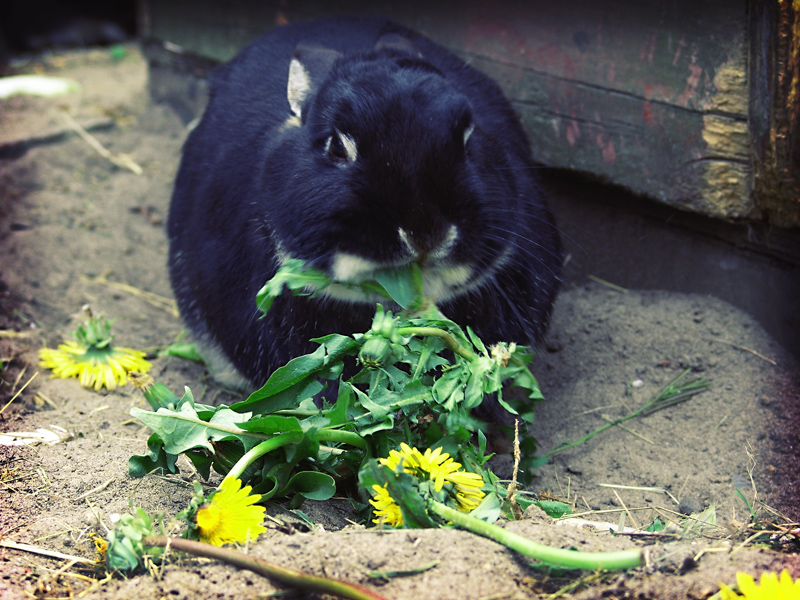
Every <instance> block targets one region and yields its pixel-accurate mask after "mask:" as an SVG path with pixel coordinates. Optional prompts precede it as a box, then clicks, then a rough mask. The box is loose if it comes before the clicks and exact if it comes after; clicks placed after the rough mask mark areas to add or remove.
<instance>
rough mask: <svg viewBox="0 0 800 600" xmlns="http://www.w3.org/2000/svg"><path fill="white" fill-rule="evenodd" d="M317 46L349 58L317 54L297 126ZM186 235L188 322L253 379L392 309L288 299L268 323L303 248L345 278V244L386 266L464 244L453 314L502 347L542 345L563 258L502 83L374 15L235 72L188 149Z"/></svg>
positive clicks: (176, 262)
mask: <svg viewBox="0 0 800 600" xmlns="http://www.w3.org/2000/svg"><path fill="white" fill-rule="evenodd" d="M387 34H390V35H388V36H387ZM302 44H311V45H313V46H312V49H311V51H310V52H309V53H308V54H310V55H311V56H312V57H313V56H314V55H315V52H316V51H318V50H319V49H320V48H325V49H330V50H335V51H336V52H338V53H341V55H342V56H341V57H339V58H336V55H333V54H331V53H328V54H325V53H324V52H322V53H319V52H316V55H317V58H312V59H311V60H310V61H309V63H308V66H309V69H308V71H309V73H311V75H312V79H313V78H314V76H315V75H316V77H317V79H316V81H315V85H314V87H313V90H312V93H311V95H310V96H308V97H307V98H306V100H305V102H304V103H303V108H302V125H301V126H294V125H292V124H291V122H290V124H288V125H287V121H290V117H291V116H292V111H291V108H290V104H289V101H288V100H287V92H286V89H287V78H288V73H289V65H290V58H291V56H292V54H293V52H295V50H296V49H297V48H298V46H299V45H301V46H300V48H303V46H302ZM376 44H377V46H376ZM314 47H316V48H314ZM300 53H302V50H300V49H298V54H300ZM334 58H336V59H335V60H333V62H331V61H332V59H334ZM473 127H474V130H472V128H473ZM470 130H472V134H471V136H469V139H468V141H467V142H466V144H465V143H464V137H465V134H467V133H468V132H469V131H470ZM337 132H338V133H337ZM338 134H346V135H348V136H350V137H351V138H352V139H354V140H355V144H356V148H357V158H356V160H355V161H354V162H352V164H349V163H348V161H347V155H346V154H345V153H344V152H343V150H342V148H341V147H340V146H336V147H335V148H334V149H332V150H331V151H330V152H326V147H327V146H326V144H330V143H333V144H334V145H335V144H336V142H337V140H338V139H339V138H337V137H336V136H337V135H338ZM331 139H332V140H333V142H330V140H331ZM398 228H402V229H403V231H404V232H405V233H406V234H407V242H403V240H402V239H401V236H398ZM168 229H169V239H170V263H169V266H170V273H171V278H172V285H173V288H174V290H175V295H176V297H177V299H178V304H179V306H180V310H181V313H182V315H183V317H184V319H185V321H186V323H187V324H188V325H189V327H190V328H191V329H192V330H193V332H194V333H195V334H196V335H197V336H198V338H200V339H201V340H203V341H204V342H205V343H206V344H208V345H210V346H212V347H216V348H218V349H219V350H221V352H222V353H223V354H224V355H225V356H226V357H227V359H228V360H229V361H230V362H232V363H233V365H235V367H236V369H237V370H238V371H239V373H241V374H242V375H244V377H245V378H246V379H247V380H248V381H249V383H250V384H251V385H253V386H258V385H261V384H262V383H264V381H265V380H266V379H267V377H268V376H269V374H270V373H271V372H272V371H273V370H274V369H275V368H277V367H278V366H281V365H282V364H284V363H286V362H287V361H288V360H289V359H291V358H293V357H295V356H297V355H299V354H302V353H305V352H310V351H312V350H313V349H314V348H315V347H316V345H315V344H313V343H311V342H310V341H309V340H310V339H311V338H313V337H319V336H321V335H325V334H328V333H333V332H338V333H352V332H356V331H365V330H366V329H367V328H368V327H369V323H370V319H371V317H372V315H373V313H374V303H368V302H362V303H358V302H355V303H350V302H347V301H344V300H338V299H331V298H325V297H318V298H315V299H308V298H298V297H291V296H289V295H288V294H284V295H283V296H282V297H281V298H279V299H278V300H277V301H276V302H275V304H274V306H273V308H272V310H271V311H270V313H269V315H268V316H267V317H266V318H265V319H262V320H259V318H258V317H259V313H258V311H257V310H256V306H255V294H256V292H257V291H258V289H259V288H260V287H261V286H262V285H263V284H264V283H265V282H266V281H267V280H268V279H269V278H270V277H271V276H272V275H273V274H274V273H275V271H276V269H277V268H278V266H279V262H280V259H281V257H284V256H285V255H287V254H288V255H290V256H292V257H294V258H301V259H305V260H307V261H310V262H311V263H313V264H314V265H315V266H316V267H318V268H321V269H323V270H328V271H330V269H331V268H332V267H333V260H334V257H335V256H336V255H337V253H339V254H341V253H346V254H348V255H353V256H357V257H361V258H364V259H367V260H370V261H372V262H374V263H376V264H377V263H379V264H381V265H384V266H386V265H390V264H399V263H402V262H403V261H404V260H407V258H408V257H407V253H408V251H409V250H408V249H409V248H411V247H412V246H413V248H414V250H415V251H416V252H417V256H418V258H419V257H422V258H421V260H423V265H424V264H426V263H425V262H424V261H425V257H427V256H428V255H429V253H431V254H430V256H432V257H433V256H435V252H436V249H437V248H439V249H441V248H442V247H446V248H447V249H448V252H447V255H446V256H445V257H441V256H439V257H437V258H436V261H438V264H439V266H445V267H446V266H448V265H454V264H459V265H462V266H466V267H469V268H470V269H471V270H470V271H469V272H470V277H469V280H468V281H466V282H462V284H464V286H463V287H464V288H468V289H465V290H463V291H461V292H459V293H457V294H455V295H454V297H452V298H450V299H449V300H447V301H445V302H443V303H441V304H440V308H441V309H442V311H443V312H444V313H445V314H446V315H447V316H448V317H449V318H451V319H453V320H455V321H456V322H458V323H459V324H460V325H462V326H466V325H469V326H471V327H472V328H473V329H475V330H476V331H477V333H478V334H479V335H480V336H481V337H482V338H483V339H484V340H485V341H486V342H487V343H492V342H496V341H500V340H505V341H517V342H519V343H525V344H536V343H537V342H539V341H540V340H541V337H542V335H543V332H544V329H545V327H546V324H547V320H548V318H549V315H550V311H551V307H552V304H553V301H554V298H555V295H556V291H557V287H558V279H559V271H560V264H561V250H560V244H559V240H558V235H557V232H556V228H555V226H554V225H553V222H552V219H551V216H550V213H549V211H548V209H547V208H546V205H545V201H544V200H543V198H542V192H541V191H540V189H539V186H538V184H537V180H536V176H535V168H534V165H533V163H532V159H531V155H530V151H529V148H528V141H527V138H526V136H525V134H524V132H523V130H522V128H521V127H520V125H519V122H518V119H517V117H516V115H515V114H514V111H513V109H512V108H511V105H510V104H509V102H508V101H507V100H506V98H505V97H504V96H503V94H502V92H501V91H500V88H499V87H498V86H497V84H495V83H494V82H493V81H492V80H490V79H489V78H488V77H486V76H485V75H483V74H481V73H479V72H478V71H477V70H475V69H473V68H472V67H470V66H468V65H466V64H465V63H464V62H463V61H462V60H461V59H460V58H458V57H456V56H455V55H454V54H452V53H450V52H449V51H447V50H445V49H444V48H442V47H440V46H438V45H436V44H434V43H433V42H431V41H430V40H428V39H427V38H425V37H423V36H421V35H420V34H417V33H415V32H413V31H411V30H408V29H406V28H404V27H402V26H399V25H397V24H394V23H392V22H389V21H386V20H383V19H373V18H368V19H347V18H339V19H332V20H326V21H317V22H311V23H299V24H294V25H288V26H284V27H279V28H276V29H274V30H272V31H270V32H269V33H267V35H265V36H264V37H263V38H262V39H260V40H259V41H257V42H255V43H254V44H252V45H251V46H249V47H248V48H246V49H245V50H244V51H243V52H242V53H241V54H240V55H239V56H238V57H236V58H235V59H234V60H233V61H231V62H230V63H229V64H227V65H225V66H224V67H222V68H221V69H220V70H219V72H218V73H217V74H216V75H215V77H214V78H213V80H212V94H211V98H210V102H209V105H208V108H207V109H206V112H205V114H204V116H203V118H202V120H201V121H200V123H199V125H198V126H197V127H196V129H195V130H194V131H193V132H192V133H191V135H190V136H189V138H188V140H187V142H186V145H185V147H184V150H183V160H182V163H181V166H180V170H179V172H178V176H177V181H176V184H175V191H174V194H173V197H172V206H171V209H170V214H169V226H168ZM453 231H457V236H456V237H455V242H454V243H452V244H451V245H450V246H448V245H447V244H448V243H447V241H446V240H447V236H448V233H452V232H453ZM442 252H444V251H442ZM404 253H405V254H404ZM499 257H502V260H500V261H499V262H497V261H498V258H499ZM431 262H434V259H433V258H431ZM423 269H425V267H424V266H423Z"/></svg>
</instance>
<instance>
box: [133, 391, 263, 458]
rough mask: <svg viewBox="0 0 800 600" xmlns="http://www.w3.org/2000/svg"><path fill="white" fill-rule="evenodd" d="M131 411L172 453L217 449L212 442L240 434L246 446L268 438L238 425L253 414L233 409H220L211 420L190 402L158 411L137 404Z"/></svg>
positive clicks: (169, 452) (166, 449)
mask: <svg viewBox="0 0 800 600" xmlns="http://www.w3.org/2000/svg"><path fill="white" fill-rule="evenodd" d="M130 414H131V416H132V417H134V418H135V419H138V420H139V421H141V422H142V423H144V424H145V425H147V426H148V427H149V428H150V429H152V430H153V431H154V432H155V433H156V434H158V436H159V437H160V438H161V440H162V441H163V443H164V451H165V452H167V453H168V454H181V453H182V452H185V451H186V450H190V449H191V448H206V449H207V450H209V451H211V452H213V450H214V448H213V446H212V445H211V441H215V440H221V439H225V438H228V437H237V438H239V439H240V440H242V441H243V442H244V443H245V445H246V446H247V445H252V444H254V443H258V442H259V441H261V440H263V439H264V438H263V436H260V435H254V434H251V433H248V432H247V431H244V430H243V429H241V428H239V427H238V424H239V423H243V422H245V421H247V420H248V419H249V418H250V413H245V414H240V413H237V412H234V411H232V410H231V409H229V408H221V409H219V410H218V411H217V412H216V413H215V414H214V416H213V417H212V418H211V420H210V421H209V422H206V421H203V420H201V419H200V418H199V417H198V416H197V413H196V412H195V410H194V407H193V406H192V405H191V404H190V403H184V404H183V405H182V406H181V407H180V409H179V410H170V409H167V408H159V409H158V411H157V412H151V411H147V410H142V409H140V408H137V407H135V406H134V407H133V408H131V410H130Z"/></svg>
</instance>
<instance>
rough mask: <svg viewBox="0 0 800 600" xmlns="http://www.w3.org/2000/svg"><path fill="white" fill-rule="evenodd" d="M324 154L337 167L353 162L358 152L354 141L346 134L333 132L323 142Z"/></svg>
mask: <svg viewBox="0 0 800 600" xmlns="http://www.w3.org/2000/svg"><path fill="white" fill-rule="evenodd" d="M325 153H326V154H327V155H328V158H330V159H331V160H332V161H333V162H334V163H336V164H337V165H339V166H347V165H348V164H349V163H352V162H355V160H356V157H357V156H358V152H357V150H356V141H355V140H354V139H353V138H352V137H350V136H349V135H347V134H346V133H340V132H338V131H337V132H335V133H334V134H333V135H332V136H330V137H329V138H328V139H327V140H325Z"/></svg>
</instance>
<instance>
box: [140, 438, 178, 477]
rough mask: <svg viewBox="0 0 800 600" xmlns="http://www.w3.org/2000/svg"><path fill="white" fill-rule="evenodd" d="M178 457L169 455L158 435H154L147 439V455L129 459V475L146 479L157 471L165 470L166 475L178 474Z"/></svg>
mask: <svg viewBox="0 0 800 600" xmlns="http://www.w3.org/2000/svg"><path fill="white" fill-rule="evenodd" d="M177 460H178V457H177V456H176V455H174V454H167V453H166V452H165V451H164V444H163V442H162V441H161V438H160V437H158V434H156V433H154V434H152V435H151V436H150V437H149V438H147V454H144V455H142V456H135V455H134V456H131V457H130V458H129V459H128V475H130V476H131V477H144V476H145V475H147V474H148V473H150V472H152V471H155V470H156V469H163V470H164V472H165V473H177V472H178V469H177V468H176V467H175V463H176V461H177Z"/></svg>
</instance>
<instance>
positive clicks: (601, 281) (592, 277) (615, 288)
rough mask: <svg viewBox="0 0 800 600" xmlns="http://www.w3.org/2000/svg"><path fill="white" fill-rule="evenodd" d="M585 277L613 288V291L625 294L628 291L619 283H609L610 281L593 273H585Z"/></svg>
mask: <svg viewBox="0 0 800 600" xmlns="http://www.w3.org/2000/svg"><path fill="white" fill-rule="evenodd" d="M586 277H588V278H589V279H591V280H592V281H594V282H595V283H599V284H600V285H604V286H606V287H607V288H609V289H612V290H614V291H615V292H619V293H621V294H627V293H628V290H627V288H624V287H622V286H621V285H617V284H616V283H611V282H610V281H606V280H605V279H600V278H599V277H597V276H595V275H587V276H586Z"/></svg>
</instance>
